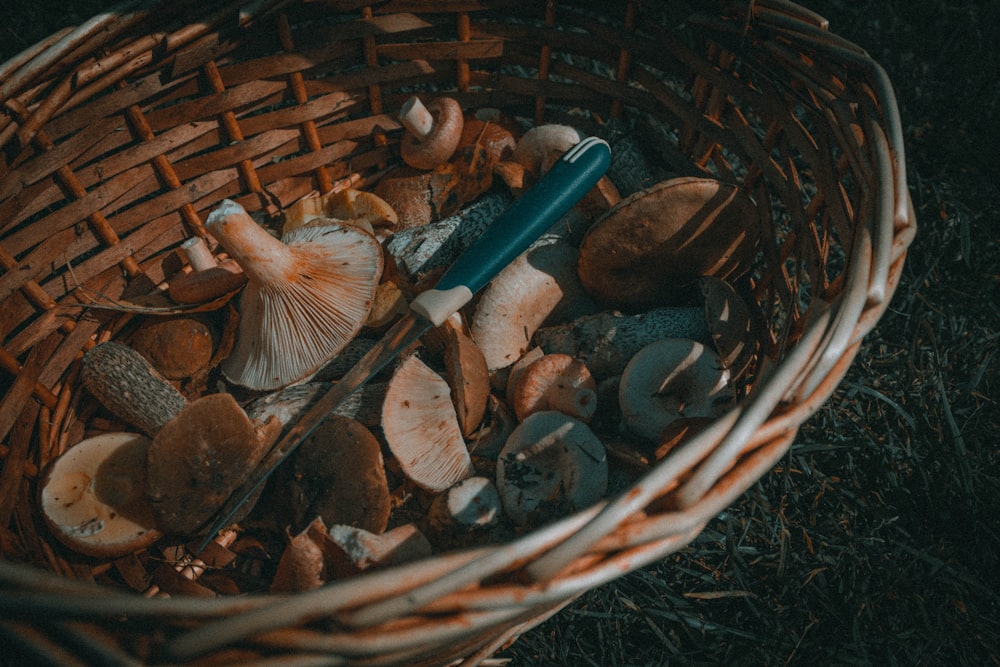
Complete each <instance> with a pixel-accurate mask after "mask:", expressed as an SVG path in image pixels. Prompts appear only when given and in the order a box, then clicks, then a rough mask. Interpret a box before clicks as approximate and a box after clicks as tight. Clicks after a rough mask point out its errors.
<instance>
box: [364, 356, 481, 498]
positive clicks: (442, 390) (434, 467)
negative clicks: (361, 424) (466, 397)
mask: <svg viewBox="0 0 1000 667" xmlns="http://www.w3.org/2000/svg"><path fill="white" fill-rule="evenodd" d="M382 433H383V435H384V436H385V440H386V444H387V445H388V446H389V450H390V451H391V452H392V453H393V456H395V457H396V460H397V461H398V462H399V466H400V467H401V468H402V469H403V473H404V474H405V475H406V476H407V477H408V478H409V479H410V480H411V481H413V483H414V484H416V485H417V486H419V487H421V488H422V489H425V490H427V491H430V492H432V493H440V492H441V491H444V490H445V489H447V488H448V487H449V486H451V485H453V484H455V483H457V482H460V481H462V480H463V479H465V478H467V477H470V476H471V475H472V473H473V468H472V459H471V457H470V456H469V450H468V449H467V448H466V446H465V441H464V440H463V439H462V431H461V429H460V428H459V425H458V417H457V416H456V415H455V407H454V405H453V404H452V402H451V390H450V388H449V387H448V383H447V382H446V381H445V380H444V378H442V377H441V376H440V375H438V374H437V373H435V372H434V370H433V369H431V368H430V367H429V366H427V364H425V363H424V362H423V361H421V360H420V358H419V357H417V356H416V355H415V354H414V355H410V356H409V357H407V358H406V359H404V360H403V361H402V362H401V363H400V364H399V367H398V368H397V369H396V372H395V373H394V374H393V376H392V379H391V380H390V381H389V387H388V388H387V390H386V393H385V401H384V403H383V404H382Z"/></svg>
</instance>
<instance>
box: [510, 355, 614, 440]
mask: <svg viewBox="0 0 1000 667" xmlns="http://www.w3.org/2000/svg"><path fill="white" fill-rule="evenodd" d="M512 394H513V401H512V404H513V408H514V414H516V415H517V418H518V419H519V420H521V421H524V420H525V419H526V418H527V417H528V415H530V414H533V413H535V412H541V411H542V410H557V411H559V412H562V413H563V414H567V415H569V416H570V417H575V418H577V419H579V420H580V421H582V422H584V423H586V422H589V421H590V418H591V417H593V416H594V411H595V410H596V409H597V382H596V381H595V380H594V376H592V375H591V374H590V370H589V369H588V368H587V365H586V364H584V363H583V362H582V361H580V360H579V359H576V358H574V357H571V356H570V355H568V354H546V355H543V356H541V357H540V358H538V359H536V360H535V361H533V362H531V363H530V364H528V366H527V367H526V368H524V369H523V371H522V372H521V373H519V374H518V376H517V378H516V380H515V382H514V386H513V391H512Z"/></svg>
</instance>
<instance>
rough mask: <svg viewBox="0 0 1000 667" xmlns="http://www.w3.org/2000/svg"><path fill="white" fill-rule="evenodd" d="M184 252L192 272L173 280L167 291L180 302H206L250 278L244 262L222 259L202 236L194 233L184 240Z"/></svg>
mask: <svg viewBox="0 0 1000 667" xmlns="http://www.w3.org/2000/svg"><path fill="white" fill-rule="evenodd" d="M181 252H182V253H183V254H184V256H185V257H186V258H187V260H188V263H189V264H190V265H191V271H190V272H188V273H179V274H178V275H176V276H174V277H173V278H171V279H170V284H169V286H168V287H167V294H168V295H169V296H170V298H171V299H173V300H174V301H176V302H177V303H181V304H187V303H205V302H208V301H212V300H214V299H218V298H219V297H222V296H224V295H226V294H229V293H230V292H233V291H235V290H238V289H239V288H241V287H243V285H244V284H246V281H247V277H246V276H245V275H244V274H243V269H241V268H240V265H239V264H237V263H236V262H234V261H233V260H231V259H227V260H225V261H223V262H219V261H218V260H217V259H216V257H215V255H213V254H212V251H211V250H209V249H208V246H207V245H206V244H205V240H204V239H203V238H201V237H200V236H192V237H191V238H189V239H188V240H186V241H185V242H184V243H182V244H181Z"/></svg>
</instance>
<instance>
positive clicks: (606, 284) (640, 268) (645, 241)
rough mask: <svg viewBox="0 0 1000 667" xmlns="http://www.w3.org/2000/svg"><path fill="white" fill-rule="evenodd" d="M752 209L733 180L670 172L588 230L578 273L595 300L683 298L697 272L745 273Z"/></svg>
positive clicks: (640, 304) (627, 306)
mask: <svg viewBox="0 0 1000 667" xmlns="http://www.w3.org/2000/svg"><path fill="white" fill-rule="evenodd" d="M759 236H760V232H759V225H758V217H757V212H756V210H755V207H754V204H753V202H752V201H751V200H750V199H749V198H748V197H747V196H746V195H745V194H743V193H742V192H741V191H740V190H739V189H738V188H737V187H736V186H734V185H728V184H724V183H721V182H720V181H717V180H714V179H709V178H693V177H685V178H674V179H670V180H666V181H662V182H660V183H657V184H656V185H654V186H653V187H651V188H648V189H646V190H641V191H639V192H636V193H635V194H633V195H631V196H629V197H626V198H625V199H623V200H622V201H621V202H619V203H618V204H617V205H616V206H614V207H612V208H611V210H609V211H608V212H607V213H606V214H605V215H604V216H602V217H601V218H600V219H599V220H598V221H597V222H595V223H594V225H593V226H592V227H591V228H590V229H589V230H588V231H587V234H586V235H585V236H584V239H583V242H582V243H581V244H580V261H579V272H580V280H581V281H582V283H583V285H584V287H586V289H587V291H588V292H589V293H590V295H591V296H593V297H594V298H595V299H596V300H597V301H599V302H600V303H602V304H604V305H606V306H608V307H612V308H620V309H624V310H631V311H641V310H646V309H649V308H653V307H656V306H662V305H672V304H676V303H678V302H679V301H682V300H684V299H685V298H686V296H687V295H688V294H689V293H690V292H691V291H693V290H691V289H690V288H691V287H692V285H693V282H694V281H695V280H696V279H697V278H698V277H700V276H705V275H709V276H715V277H717V278H723V279H725V278H730V277H735V276H737V275H740V274H742V273H744V272H745V271H746V270H747V269H748V268H749V266H750V262H751V260H752V259H753V257H754V255H755V254H756V252H757V244H758V241H759Z"/></svg>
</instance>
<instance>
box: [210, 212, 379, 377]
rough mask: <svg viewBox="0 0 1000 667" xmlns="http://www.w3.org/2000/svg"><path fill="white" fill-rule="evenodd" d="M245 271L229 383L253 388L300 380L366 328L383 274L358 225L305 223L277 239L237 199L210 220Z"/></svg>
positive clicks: (372, 243) (374, 246)
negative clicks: (304, 225) (245, 278)
mask: <svg viewBox="0 0 1000 667" xmlns="http://www.w3.org/2000/svg"><path fill="white" fill-rule="evenodd" d="M205 226H206V228H207V229H208V230H209V232H211V233H212V235H213V236H215V237H216V238H217V239H218V240H219V243H221V244H222V246H223V247H224V248H226V250H227V251H229V253H230V255H232V256H233V257H234V258H235V259H236V261H238V262H239V264H240V266H242V267H243V270H244V272H245V273H246V274H247V278H248V283H247V286H246V287H245V288H244V290H243V294H242V298H241V300H240V324H239V331H238V332H237V336H236V343H235V346H234V349H233V351H232V353H231V354H230V355H229V357H228V358H227V359H226V360H225V361H224V362H223V363H222V372H223V374H224V375H225V376H226V377H227V378H228V379H229V380H230V381H232V382H235V383H236V384H240V385H243V386H246V387H248V388H250V389H254V390H258V391H260V390H268V389H276V388H278V387H281V386H284V385H287V384H291V383H293V382H300V381H303V380H305V379H307V378H308V377H310V376H311V375H312V374H313V373H315V372H316V371H317V370H318V369H319V368H320V367H321V366H322V365H323V364H324V363H326V362H327V361H328V360H329V359H330V358H332V357H333V356H334V355H336V354H337V353H338V352H339V351H340V350H341V349H342V348H343V347H344V345H346V344H347V342H348V341H349V340H350V339H351V338H352V337H353V336H354V335H355V334H357V332H358V331H359V330H360V329H361V327H362V326H363V325H364V322H365V319H366V318H367V317H368V312H369V310H370V309H371V305H372V299H373V298H374V295H375V290H376V288H377V286H378V282H379V277H380V276H381V273H382V248H381V246H380V245H379V243H378V241H377V240H376V239H375V237H374V236H372V235H371V234H369V233H367V232H365V231H363V230H361V229H360V228H358V227H354V226H349V225H348V226H343V225H336V224H334V225H323V226H306V227H301V228H299V229H295V230H293V231H291V232H289V233H288V234H286V235H285V236H284V237H283V238H282V240H280V241H279V240H277V239H275V238H274V237H272V236H271V235H270V234H268V233H267V231H266V230H264V229H263V228H262V227H260V226H259V225H257V223H256V222H254V220H253V219H252V218H251V217H250V216H249V215H248V214H247V212H246V211H245V210H243V207H242V206H240V205H239V204H237V203H236V202H233V201H230V200H225V201H223V203H222V204H221V205H220V206H219V207H218V208H216V209H215V210H214V211H212V213H211V214H210V215H209V216H208V220H207V221H206V223H205Z"/></svg>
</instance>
